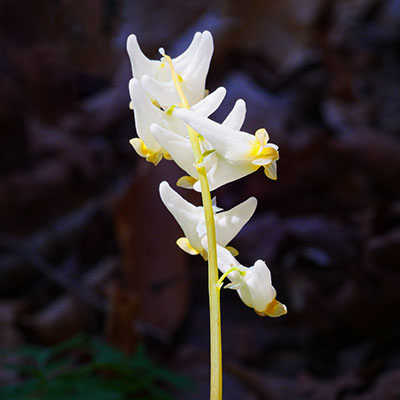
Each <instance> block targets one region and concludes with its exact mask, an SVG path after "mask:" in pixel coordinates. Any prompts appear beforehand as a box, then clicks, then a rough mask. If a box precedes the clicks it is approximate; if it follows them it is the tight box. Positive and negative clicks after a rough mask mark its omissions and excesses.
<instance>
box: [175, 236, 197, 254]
mask: <svg viewBox="0 0 400 400" xmlns="http://www.w3.org/2000/svg"><path fill="white" fill-rule="evenodd" d="M176 244H177V245H178V247H179V248H180V249H181V250H183V251H184V252H185V253H188V254H190V255H191V256H196V255H197V254H199V253H200V252H199V251H197V250H196V249H195V248H194V247H192V245H191V244H190V242H189V240H188V239H187V238H186V237H181V238H179V239H178V240H177V241H176Z"/></svg>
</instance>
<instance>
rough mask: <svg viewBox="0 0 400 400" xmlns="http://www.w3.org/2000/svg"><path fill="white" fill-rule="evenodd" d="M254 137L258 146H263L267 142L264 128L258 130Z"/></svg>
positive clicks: (267, 137) (267, 138) (267, 136)
mask: <svg viewBox="0 0 400 400" xmlns="http://www.w3.org/2000/svg"><path fill="white" fill-rule="evenodd" d="M255 136H256V139H257V142H258V143H260V146H264V145H265V144H266V143H267V142H268V140H269V135H268V132H267V130H266V129H265V128H261V129H258V130H257V131H256V133H255Z"/></svg>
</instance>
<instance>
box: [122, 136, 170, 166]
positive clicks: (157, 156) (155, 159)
mask: <svg viewBox="0 0 400 400" xmlns="http://www.w3.org/2000/svg"><path fill="white" fill-rule="evenodd" d="M129 143H130V144H131V146H132V147H133V148H134V149H135V151H136V153H137V154H138V155H139V156H140V157H143V158H145V159H146V160H147V161H148V162H151V163H153V164H154V165H158V163H159V162H160V161H161V160H162V157H163V153H162V151H157V152H153V151H151V150H149V149H148V148H147V147H146V145H145V144H144V142H143V140H142V139H139V138H133V139H131V140H130V141H129Z"/></svg>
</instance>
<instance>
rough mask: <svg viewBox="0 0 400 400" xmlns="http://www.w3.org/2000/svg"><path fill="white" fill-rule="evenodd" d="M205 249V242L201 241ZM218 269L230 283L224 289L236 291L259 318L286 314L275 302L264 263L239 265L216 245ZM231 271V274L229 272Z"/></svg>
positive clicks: (280, 305)
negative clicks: (246, 265) (247, 265)
mask: <svg viewBox="0 0 400 400" xmlns="http://www.w3.org/2000/svg"><path fill="white" fill-rule="evenodd" d="M202 242H203V245H204V246H205V247H206V248H207V240H206V239H203V240H202ZM217 258H218V268H219V270H220V271H221V272H222V273H227V278H228V279H229V280H230V281H231V283H230V284H228V285H226V286H225V288H227V289H233V290H236V291H237V292H238V294H239V296H240V298H241V300H242V301H243V303H244V304H246V306H248V307H251V308H254V310H255V311H256V313H257V314H258V315H260V316H266V315H268V316H269V317H280V316H281V315H284V314H286V313H287V309H286V306H285V305H284V304H282V303H280V302H279V301H278V300H276V290H275V288H274V287H273V286H272V280H271V272H270V270H269V268H268V267H267V265H266V264H265V262H264V261H262V260H257V261H256V262H255V263H254V265H253V266H251V267H245V266H243V265H242V264H240V263H239V262H238V261H237V260H236V258H235V257H234V256H233V255H232V254H231V252H230V251H228V250H227V249H225V248H223V247H222V246H219V245H217ZM229 271H231V272H229Z"/></svg>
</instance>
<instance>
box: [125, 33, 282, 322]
mask: <svg viewBox="0 0 400 400" xmlns="http://www.w3.org/2000/svg"><path fill="white" fill-rule="evenodd" d="M127 50H128V54H129V57H130V60H131V65H132V74H133V78H132V79H131V81H130V82H129V92H130V97H131V108H133V110H134V116H135V124H136V132H137V135H138V137H137V138H133V139H131V140H130V143H131V145H132V146H133V148H134V149H135V151H136V152H137V153H138V154H139V155H140V156H141V157H144V158H146V160H147V161H149V162H152V163H153V164H154V165H157V164H158V163H159V162H160V161H161V160H162V159H163V158H165V159H167V160H171V159H172V160H174V161H175V163H176V164H177V165H178V166H179V167H180V168H182V169H183V170H184V171H185V172H186V173H187V175H185V176H183V177H181V178H180V179H179V180H178V182H177V185H178V186H181V187H184V188H188V189H194V190H195V191H198V192H201V190H202V188H201V184H200V181H199V171H200V169H202V168H204V170H205V173H206V177H207V181H208V185H209V189H210V190H211V191H212V190H215V189H217V188H219V187H220V186H222V185H224V184H226V183H229V182H232V181H235V180H237V179H240V178H242V177H244V176H246V175H249V174H251V173H252V172H255V171H256V170H257V169H259V168H260V167H263V168H264V173H265V175H266V176H267V177H268V178H270V179H273V180H275V179H277V167H276V162H277V160H278V158H279V153H278V147H277V146H276V145H275V144H272V143H268V140H269V136H268V133H267V131H266V130H265V129H259V130H257V131H256V132H255V134H254V135H253V134H250V133H247V132H244V131H242V130H241V127H242V125H243V122H244V119H245V114H246V104H245V102H244V101H243V100H242V99H239V100H237V102H236V104H235V105H234V107H233V109H232V111H231V112H230V113H229V114H228V116H227V117H226V119H225V120H224V121H223V122H222V123H221V124H219V123H217V122H214V121H212V120H211V119H210V118H209V116H210V115H211V114H212V113H213V112H214V111H215V110H216V109H217V108H218V107H219V106H220V104H221V103H222V101H223V100H224V97H225V94H226V90H225V88H223V87H220V88H218V89H216V90H215V91H214V92H212V93H210V94H208V93H207V91H206V89H205V82H206V76H207V73H208V69H209V65H210V61H211V56H212V53H213V39H212V36H211V34H210V32H208V31H205V32H203V33H199V32H198V33H196V34H195V35H194V38H193V41H192V43H191V44H190V45H189V47H188V48H187V49H186V50H185V51H184V52H183V53H182V54H181V55H180V56H178V57H176V58H174V59H172V60H171V59H170V58H169V57H168V56H166V55H165V52H164V50H163V49H160V53H161V59H160V60H150V59H148V58H147V57H146V56H145V55H144V54H143V52H142V51H141V49H140V47H139V44H138V42H137V39H136V36H135V35H130V36H129V38H128V43H127ZM174 76H175V78H177V80H178V82H179V83H178V84H177V83H176V79H175V80H174ZM179 91H181V93H179ZM182 96H183V97H184V98H185V104H182ZM188 127H190V128H189V129H192V130H194V131H195V132H196V135H197V136H196V137H197V138H198V141H199V147H200V151H201V157H196V156H195V154H194V152H193V151H192V145H193V144H192V143H191V139H190V138H189V136H188ZM160 196H161V199H162V201H163V203H164V204H165V206H166V207H167V208H168V210H169V211H170V212H171V214H172V215H173V216H174V218H175V219H176V221H177V222H178V223H179V225H180V226H181V228H182V230H183V232H184V235H185V236H184V237H182V238H179V239H178V240H177V244H178V246H179V247H180V248H181V249H182V250H184V251H185V252H187V253H189V254H191V255H196V254H201V255H202V256H203V258H204V259H207V257H208V243H207V229H206V222H205V217H204V210H203V207H196V206H194V205H193V204H191V203H189V202H187V201H186V200H185V199H183V198H182V197H181V196H180V195H179V194H178V193H176V192H175V191H174V190H173V189H172V188H171V187H170V186H169V184H168V183H167V182H162V183H161V184H160ZM256 205H257V200H256V199H255V198H254V197H251V198H249V199H248V200H246V201H244V202H243V203H241V204H239V205H238V206H236V207H234V208H232V209H231V210H229V211H222V209H220V208H218V207H217V206H216V203H215V201H214V200H213V203H212V208H213V213H214V220H215V233H216V247H217V261H218V268H219V270H220V271H221V272H222V274H223V275H222V277H221V280H223V279H224V278H226V277H227V278H228V279H229V280H230V281H231V283H230V284H228V285H226V286H225V287H226V288H230V289H234V290H236V291H237V293H238V294H239V296H240V298H241V299H242V301H243V302H244V303H245V304H246V305H247V306H249V307H251V308H254V310H255V311H256V312H257V313H258V314H260V315H269V316H271V317H277V316H280V315H283V314H285V313H286V307H285V306H284V305H283V304H282V303H280V302H278V301H277V300H276V299H275V297H276V291H275V289H274V287H273V286H272V283H271V273H270V271H269V269H268V267H267V266H266V264H265V262H264V261H261V260H258V261H256V262H255V264H254V265H253V266H251V267H249V268H247V267H244V266H243V265H241V264H240V263H239V262H238V261H237V260H236V258H235V257H236V256H237V255H238V252H237V251H236V250H235V249H234V248H232V247H229V246H228V244H229V242H230V241H231V240H232V239H233V238H234V237H235V236H236V234H237V233H238V232H239V231H240V230H241V228H242V227H243V226H244V224H245V223H246V222H247V221H248V220H249V219H250V217H251V216H252V215H253V213H254V211H255V209H256ZM210 208H211V205H210ZM221 285H222V283H221Z"/></svg>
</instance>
